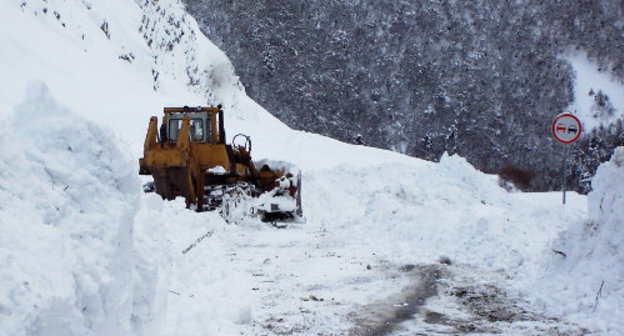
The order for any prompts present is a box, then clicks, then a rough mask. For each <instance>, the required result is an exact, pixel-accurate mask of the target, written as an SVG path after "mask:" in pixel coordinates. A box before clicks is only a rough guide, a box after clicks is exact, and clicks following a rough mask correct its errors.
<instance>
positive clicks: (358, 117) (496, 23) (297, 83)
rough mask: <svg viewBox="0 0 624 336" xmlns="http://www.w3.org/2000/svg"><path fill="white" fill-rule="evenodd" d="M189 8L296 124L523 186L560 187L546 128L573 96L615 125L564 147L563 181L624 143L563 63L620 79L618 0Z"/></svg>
mask: <svg viewBox="0 0 624 336" xmlns="http://www.w3.org/2000/svg"><path fill="white" fill-rule="evenodd" d="M185 3H186V6H187V8H188V10H189V12H190V13H191V14H192V15H193V16H194V17H195V18H196V19H197V20H198V21H199V23H200V26H201V27H202V29H203V31H204V33H205V34H206V35H207V36H208V37H209V38H210V39H211V40H212V41H214V42H215V43H216V44H217V45H218V46H219V47H220V48H221V49H223V50H224V51H225V52H226V54H227V55H228V56H229V57H230V59H231V60H232V62H233V64H234V66H235V68H236V71H237V74H238V75H239V76H240V77H241V81H242V83H243V85H244V86H245V88H246V90H247V93H248V95H249V96H250V97H252V98H253V99H255V100H256V101H258V102H259V103H260V104H261V105H263V106H265V107H266V108H267V110H269V111H271V113H273V114H274V115H276V116H277V117H278V118H280V119H281V120H283V121H284V122H286V123H287V124H288V125H290V126H291V127H294V128H298V129H304V130H309V131H312V132H318V133H322V134H325V135H329V136H332V137H335V138H338V139H341V140H344V141H348V142H353V143H363V144H367V145H371V146H376V147H381V148H389V149H393V150H396V151H399V152H403V153H406V154H409V155H413V156H417V157H421V158H426V159H430V160H438V159H439V157H440V156H441V154H442V153H443V152H444V151H447V152H449V153H459V154H461V155H462V156H464V157H466V158H467V159H468V160H469V161H470V162H471V163H473V164H474V165H475V166H476V167H478V168H479V169H481V170H483V171H486V172H491V173H492V172H499V171H500V170H501V169H503V168H505V167H507V168H509V167H515V168H519V169H521V170H525V171H526V174H525V175H526V176H528V177H531V176H534V178H533V181H532V183H531V185H530V186H528V187H527V188H528V189H531V190H549V189H554V188H558V187H559V185H560V179H561V178H560V170H561V160H562V155H563V154H562V146H561V145H559V144H556V143H555V142H554V141H553V140H552V139H551V137H550V130H549V127H550V122H551V120H552V118H553V117H554V116H555V115H557V114H559V113H561V112H564V111H566V110H568V109H571V108H573V107H574V101H575V98H576V99H578V98H579V97H575V96H583V97H582V98H583V99H588V97H589V99H592V100H594V101H595V103H594V106H593V107H592V111H579V112H582V113H586V114H590V113H591V114H593V115H595V116H596V118H599V119H600V118H603V117H608V118H610V120H611V121H610V123H611V126H608V125H607V124H605V125H604V126H607V127H604V128H596V129H595V132H594V134H593V135H591V136H587V137H584V138H583V139H582V140H581V141H580V142H579V144H578V145H576V146H575V147H574V149H573V150H572V151H571V155H570V157H571V158H573V160H574V161H575V163H576V164H574V165H573V167H574V168H573V170H574V172H573V176H571V177H570V184H571V185H574V186H575V188H576V189H577V190H580V191H587V190H588V188H589V184H588V183H587V182H582V181H583V179H585V178H586V177H589V176H592V175H593V172H594V170H595V167H596V165H597V164H598V162H600V161H604V160H606V159H608V155H609V153H611V152H612V148H613V147H614V146H616V145H618V144H620V145H621V144H623V143H624V134H623V133H622V123H621V121H620V122H616V123H615V124H614V123H612V121H613V120H614V119H613V118H612V117H613V114H614V113H615V114H620V115H621V114H622V113H623V111H621V110H618V109H617V107H614V106H612V103H611V100H612V99H611V100H610V98H613V97H609V95H608V94H606V93H604V92H602V88H601V87H595V88H593V87H592V89H593V90H592V91H588V92H583V93H582V94H581V93H579V92H576V95H575V89H574V88H575V78H576V77H575V71H574V69H573V67H572V64H571V63H570V62H569V60H568V56H570V55H582V57H586V58H587V59H588V60H589V61H590V62H591V63H592V64H594V65H595V70H596V72H597V73H608V74H613V75H614V76H615V78H617V79H616V80H617V81H621V79H622V78H624V10H623V6H624V5H623V4H622V3H621V2H620V1H616V0H606V1H543V0H519V1H496V0H484V1H373V0H362V1H335V0H322V1H303V0H294V1H249V0H242V1H234V2H223V1H214V0H185ZM615 119H617V118H615ZM588 134H589V133H588Z"/></svg>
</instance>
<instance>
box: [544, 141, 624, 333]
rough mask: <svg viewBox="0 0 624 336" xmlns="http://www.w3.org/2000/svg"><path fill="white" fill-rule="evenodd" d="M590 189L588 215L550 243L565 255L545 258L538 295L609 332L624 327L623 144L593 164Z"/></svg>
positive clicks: (573, 317) (574, 317) (553, 306)
mask: <svg viewBox="0 0 624 336" xmlns="http://www.w3.org/2000/svg"><path fill="white" fill-rule="evenodd" d="M592 188H593V191H592V192H591V193H590V194H589V219H588V220H583V221H578V222H577V223H575V225H573V226H572V227H570V228H569V229H568V230H567V231H565V232H563V233H562V234H561V236H560V237H559V239H558V240H556V241H555V242H554V243H553V244H552V250H553V251H559V252H562V253H564V254H565V257H564V256H562V255H561V254H557V255H554V256H553V257H552V258H550V259H549V262H548V264H547V265H546V269H545V276H544V278H543V279H541V280H540V284H541V285H540V287H542V289H543V290H542V291H540V292H541V293H540V294H541V295H542V299H543V301H544V302H545V303H546V304H548V305H549V306H550V308H551V309H553V310H556V311H557V312H558V313H559V314H561V315H563V316H566V317H567V318H568V319H570V320H574V321H583V322H585V323H587V324H588V325H589V326H591V327H593V328H596V329H599V330H604V331H606V332H608V333H609V334H614V333H616V332H618V331H620V332H621V331H622V330H624V320H622V318H621V317H622V316H624V304H623V303H624V147H619V148H617V149H616V150H615V153H614V154H613V156H612V158H611V160H610V161H609V162H606V163H604V164H602V165H601V166H600V167H599V168H598V171H597V173H596V176H595V177H594V179H593V180H592ZM543 284H545V285H546V286H544V285H543Z"/></svg>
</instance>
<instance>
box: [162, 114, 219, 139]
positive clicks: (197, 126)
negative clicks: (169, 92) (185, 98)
mask: <svg viewBox="0 0 624 336" xmlns="http://www.w3.org/2000/svg"><path fill="white" fill-rule="evenodd" d="M164 112H165V116H164V120H163V126H164V127H165V128H166V132H164V133H165V134H162V135H161V137H162V136H163V135H164V136H165V138H164V139H161V141H162V142H165V141H168V142H170V143H175V142H176V139H177V138H178V134H179V133H180V129H181V128H182V122H183V120H184V117H187V116H188V117H189V119H190V122H189V136H190V140H191V141H197V142H199V143H209V144H225V130H224V127H223V110H221V107H220V106H219V107H216V108H215V107H188V106H185V107H166V108H165V109H164Z"/></svg>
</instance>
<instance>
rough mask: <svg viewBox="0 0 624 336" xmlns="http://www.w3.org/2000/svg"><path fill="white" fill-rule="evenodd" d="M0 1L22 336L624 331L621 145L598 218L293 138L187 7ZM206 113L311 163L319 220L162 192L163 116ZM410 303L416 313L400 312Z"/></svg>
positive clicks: (2, 181)
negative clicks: (151, 132) (243, 210)
mask: <svg viewBox="0 0 624 336" xmlns="http://www.w3.org/2000/svg"><path fill="white" fill-rule="evenodd" d="M0 13H2V14H0V15H2V20H0V41H1V42H2V43H3V45H4V46H7V48H3V51H2V53H0V72H1V73H2V74H3V79H5V80H4V81H3V84H2V90H0V117H1V118H0V130H1V132H2V134H3V135H4V139H6V141H5V142H6V144H5V146H4V148H3V150H2V151H0V158H1V160H0V218H1V220H0V263H1V265H2V267H1V268H0V330H1V331H2V334H3V335H5V334H6V335H284V334H289V335H346V334H353V335H373V334H374V333H371V332H370V331H367V330H380V331H379V332H380V333H378V335H381V334H384V335H386V334H387V335H390V334H392V335H403V334H406V335H407V334H418V333H421V334H422V333H424V334H430V335H436V334H445V333H449V332H454V333H458V334H459V333H464V332H468V331H471V330H472V332H476V333H480V334H483V335H489V334H497V333H498V334H500V333H502V334H505V335H535V334H540V335H558V334H561V333H560V332H563V333H564V334H565V335H577V334H578V335H580V334H583V333H585V331H587V333H596V334H604V335H617V334H618V331H619V330H621V329H622V327H623V326H622V324H621V322H620V321H619V320H618V313H619V312H621V311H622V294H623V293H622V281H623V280H622V268H621V264H622V263H621V260H622V255H621V251H618V246H619V245H618V244H620V243H621V242H620V240H621V239H620V238H621V236H622V235H621V226H622V225H621V224H622V216H621V215H622V213H621V211H622V209H623V208H624V206H621V205H622V201H623V200H624V196H623V195H622V191H621V190H622V186H621V185H618V184H614V183H612V181H621V180H622V178H621V175H622V160H623V159H622V154H623V153H624V151H623V150H622V149H620V150H619V151H618V153H616V155H615V156H614V159H612V161H611V162H610V163H608V164H606V165H605V166H604V167H602V168H600V170H599V173H598V176H597V177H596V178H595V179H594V182H593V183H594V192H593V193H592V194H591V195H590V197H589V201H590V207H589V214H588V211H587V198H586V197H585V196H581V195H577V194H575V193H571V194H570V195H569V196H570V197H569V199H568V202H567V204H566V205H562V204H561V194H560V193H535V194H531V193H517V192H508V191H506V190H505V189H504V188H502V187H500V185H499V181H498V178H497V177H495V176H492V175H486V174H483V173H481V172H478V171H477V170H475V169H474V168H473V167H472V166H470V164H468V163H467V162H466V161H465V160H464V159H462V158H461V157H458V156H448V155H445V156H444V157H443V158H442V159H441V161H440V163H437V164H436V163H432V162H426V161H422V160H418V159H414V158H411V157H407V156H404V155H401V154H398V153H393V152H388V151H383V150H379V149H373V148H367V147H364V146H354V145H349V144H345V143H341V142H339V141H336V140H333V139H329V138H326V137H322V136H319V135H315V134H308V133H305V132H296V131H293V130H290V129H289V128H287V127H286V126H285V125H283V124H282V123H281V122H279V121H278V120H276V119H275V118H274V117H272V116H271V115H270V114H269V113H268V112H266V111H265V110H264V109H262V107H260V106H258V105H257V104H256V103H255V102H253V101H252V100H251V99H249V98H248V97H247V96H246V95H245V93H244V91H243V89H242V86H241V85H240V84H239V82H238V79H237V78H236V76H235V74H234V70H233V69H232V68H231V65H230V63H229V61H228V60H227V57H225V55H223V53H222V52H220V51H219V50H218V49H217V48H216V47H214V45H212V44H211V43H210V41H208V40H207V39H206V38H205V37H204V36H203V35H202V34H201V33H200V32H199V30H198V29H197V25H196V23H195V21H194V20H193V19H192V18H191V17H189V16H188V15H186V14H185V12H184V9H183V7H182V5H181V4H180V2H179V1H178V0H161V1H157V2H150V1H148V2H128V1H122V0H111V1H107V2H106V3H103V2H91V1H86V0H83V1H80V2H78V1H76V2H66V1H61V0H47V1H45V0H27V1H21V2H2V3H0ZM104 22H106V23H107V24H106V25H104ZM17 27H19V29H17ZM104 27H105V28H104ZM152 28H154V29H152ZM174 28H175V29H174ZM180 31H184V32H185V34H173V32H178V33H179V32H180ZM150 41H151V42H150ZM187 70H188V71H187ZM156 74H158V75H156ZM207 103H221V104H223V105H224V109H225V111H226V129H227V130H228V132H229V135H232V134H236V133H239V132H242V133H245V134H248V135H250V136H251V138H252V140H253V152H252V155H253V157H254V159H255V160H257V161H258V162H286V163H288V164H291V165H292V166H293V167H297V168H298V169H300V170H301V171H302V174H303V197H302V198H303V210H304V215H305V219H306V221H305V223H297V224H291V225H288V226H287V227H285V228H278V227H273V226H271V225H268V224H266V223H260V222H258V221H255V220H248V221H241V222H240V223H238V224H236V225H233V224H227V223H226V221H225V220H224V219H223V218H222V217H221V216H219V214H218V213H216V212H206V213H195V212H192V211H189V210H187V209H185V206H184V201H183V200H180V199H177V200H174V201H171V202H165V201H163V200H162V199H161V198H160V197H159V196H157V195H155V194H144V193H143V191H142V188H141V184H142V183H143V182H145V181H146V180H148V179H145V178H139V176H138V174H137V172H138V164H137V159H138V157H140V156H141V154H142V146H143V137H144V135H145V131H146V126H147V122H148V120H149V116H150V115H157V116H159V117H160V113H161V112H160V111H162V110H161V109H162V107H163V106H166V105H170V106H173V105H203V104H207ZM263 160H266V161H263ZM618 188H619V189H618ZM588 225H589V226H588ZM592 230H593V231H592ZM618 234H619V235H618ZM620 245H621V244H620ZM552 250H559V251H562V252H564V253H566V255H567V257H566V258H565V259H557V258H561V255H559V254H556V253H554V252H552ZM590 251H592V255H591V256H590V257H589V258H587V257H585V256H586V255H587V253H589V252H590ZM584 265H585V266H584ZM583 270H584V271H583ZM609 272H610V273H609ZM602 280H604V286H603V288H602V296H599V298H598V300H597V301H596V302H597V305H592V304H594V301H592V300H590V299H592V297H593V296H592V295H590V294H589V293H590V292H591V293H594V292H593V291H597V290H598V288H597V287H596V284H597V283H598V282H600V281H602ZM536 283H537V284H539V286H536ZM598 285H600V283H598ZM422 288H429V289H430V290H426V291H424V292H423V293H424V294H422V293H420V289H422ZM559 292H561V293H562V294H563V296H557V295H555V293H559ZM425 294H426V295H425ZM419 298H420V299H421V300H420V301H418V300H416V299H419ZM486 299H487V300H486ZM417 301H418V302H417ZM425 301H426V302H425ZM494 301H495V302H494ZM590 301H591V302H590ZM475 302H476V303H479V304H475ZM494 306H496V307H497V308H496V309H493V308H492V307H494ZM594 306H596V308H594ZM402 307H413V309H411V308H410V309H411V310H409V309H408V310H406V311H408V312H409V314H407V315H406V314H403V316H404V317H405V318H401V319H396V320H392V316H394V315H396V314H397V312H399V311H400V309H404V308H402ZM536 307H537V308H536ZM538 308H539V309H538ZM480 312H483V314H481V313H480ZM393 314H394V315H393ZM620 315H621V314H620ZM389 321H393V322H392V323H393V324H396V326H393V327H392V329H376V328H380V327H379V326H384V325H386V324H390V322H389ZM382 330H387V332H386V331H382ZM382 332H385V333H382Z"/></svg>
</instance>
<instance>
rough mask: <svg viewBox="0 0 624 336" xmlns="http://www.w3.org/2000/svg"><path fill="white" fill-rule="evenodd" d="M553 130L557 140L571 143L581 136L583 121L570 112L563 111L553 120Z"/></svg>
mask: <svg viewBox="0 0 624 336" xmlns="http://www.w3.org/2000/svg"><path fill="white" fill-rule="evenodd" d="M551 131H552V135H553V137H555V139H556V140H557V141H559V142H561V143H564V144H570V143H573V142H575V141H576V140H578V138H579V137H580V136H581V121H580V120H579V119H578V118H577V117H576V116H574V115H572V114H570V113H562V114H560V115H558V116H557V117H556V118H555V120H553V122H552V127H551Z"/></svg>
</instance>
